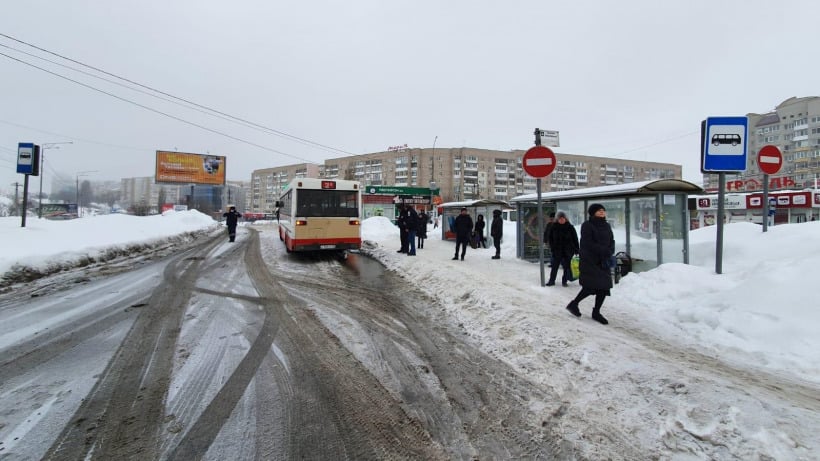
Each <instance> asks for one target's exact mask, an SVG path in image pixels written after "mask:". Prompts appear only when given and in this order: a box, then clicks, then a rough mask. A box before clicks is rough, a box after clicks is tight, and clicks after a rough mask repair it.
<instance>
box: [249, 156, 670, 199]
mask: <svg viewBox="0 0 820 461" xmlns="http://www.w3.org/2000/svg"><path fill="white" fill-rule="evenodd" d="M525 152H526V151H524V150H512V151H498V150H488V149H475V148H469V147H458V148H409V147H400V148H391V149H390V150H388V151H384V152H374V153H370V154H361V155H353V156H348V157H341V158H335V159H329V160H325V162H324V165H312V166H315V167H316V168H315V170H313V171H307V169H306V168H305V165H304V164H303V165H291V166H284V167H277V168H268V169H264V170H256V171H254V172H253V176H252V178H253V180H252V184H253V186H252V187H253V194H254V196H253V199H252V200H253V201H252V205H251V207H252V209H251V211H254V212H270V211H271V210H272V209H273V207H272V205H273V203H275V201H276V197H278V192H279V191H280V190H281V188H282V187H284V185H286V184H287V183H288V182H289V181H290V180H292V179H294V178H296V177H299V176H298V175H296V172H295V170H296V169H299V171H300V172H303V173H304V174H305V175H306V176H308V177H323V178H329V179H333V178H341V179H352V180H358V181H361V182H362V184H364V185H374V186H407V187H431V188H434V189H435V188H439V190H440V195H441V197H442V199H443V200H444V201H445V202H448V201H459V200H472V199H480V198H492V199H499V200H509V199H511V198H513V197H515V196H517V195H521V194H529V193H534V192H536V180H535V178H532V177H530V176H529V175H527V174H526V173H525V172H524V169H523V166H522V158H523V157H524V153H525ZM556 157H557V160H558V164H557V166H556V168H555V171H554V172H553V173H552V174H551V175H550V176H549V177H548V178H546V179H545V180H543V181H542V186H541V188H542V192H548V191H556V190H569V189H577V188H581V187H592V186H599V185H606V184H621V183H627V182H635V181H643V180H650V179H661V178H677V179H680V178H681V174H682V167H681V166H680V165H674V164H670V163H658V162H643V161H636V160H622V159H614V158H605V157H590V156H585V155H575V154H564V153H556ZM312 174H316V175H317V176H311V175H312Z"/></svg>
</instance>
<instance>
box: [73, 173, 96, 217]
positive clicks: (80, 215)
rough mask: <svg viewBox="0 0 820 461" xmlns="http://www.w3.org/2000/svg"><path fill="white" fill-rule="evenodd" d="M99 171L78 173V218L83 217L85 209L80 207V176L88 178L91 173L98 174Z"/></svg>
mask: <svg viewBox="0 0 820 461" xmlns="http://www.w3.org/2000/svg"><path fill="white" fill-rule="evenodd" d="M98 172H99V170H88V171H78V172H77V217H82V210H83V207H82V206H80V176H88V174H89V173H98Z"/></svg>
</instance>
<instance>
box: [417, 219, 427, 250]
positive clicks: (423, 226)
mask: <svg viewBox="0 0 820 461" xmlns="http://www.w3.org/2000/svg"><path fill="white" fill-rule="evenodd" d="M429 221H430V216H428V215H427V213H425V212H424V211H423V210H422V212H421V213H419V227H418V229H417V230H416V238H418V239H419V241H418V244H417V245H416V248H424V240H426V239H427V224H428V222H429Z"/></svg>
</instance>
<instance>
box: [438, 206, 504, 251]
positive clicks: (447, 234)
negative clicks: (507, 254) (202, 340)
mask: <svg viewBox="0 0 820 461" xmlns="http://www.w3.org/2000/svg"><path fill="white" fill-rule="evenodd" d="M462 208H467V213H469V214H470V217H471V218H473V223H475V222H476V217H477V216H478V215H480V214H481V215H484V220H485V221H487V225H486V226H484V238H485V239H486V240H487V247H490V246H492V244H493V240H492V237H490V223H492V221H493V210H505V209H508V208H510V204H509V203H507V202H505V201H504V200H493V199H483V200H466V201H463V202H447V203H442V204H441V205H439V206H438V213H439V216H441V226H440V227H441V239H442V240H455V239H456V233H455V232H453V231H452V230H451V228H452V225H453V221H455V219H456V216H458V215H459V213H461V209H462Z"/></svg>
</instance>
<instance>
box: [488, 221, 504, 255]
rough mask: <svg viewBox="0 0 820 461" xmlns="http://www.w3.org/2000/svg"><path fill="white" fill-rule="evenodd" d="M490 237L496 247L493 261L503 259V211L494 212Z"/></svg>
mask: <svg viewBox="0 0 820 461" xmlns="http://www.w3.org/2000/svg"><path fill="white" fill-rule="evenodd" d="M490 236H491V237H492V238H493V246H494V247H495V256H493V259H501V237H503V236H504V220H503V219H502V218H501V210H493V222H492V223H490Z"/></svg>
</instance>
